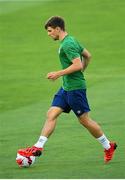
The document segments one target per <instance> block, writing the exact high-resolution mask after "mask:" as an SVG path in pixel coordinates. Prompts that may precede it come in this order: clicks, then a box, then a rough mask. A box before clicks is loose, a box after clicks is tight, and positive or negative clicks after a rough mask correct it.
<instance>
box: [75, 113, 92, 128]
mask: <svg viewBox="0 0 125 180" xmlns="http://www.w3.org/2000/svg"><path fill="white" fill-rule="evenodd" d="M78 119H79V122H80V124H82V125H83V126H85V127H86V126H88V123H89V122H90V121H91V119H90V117H89V114H88V113H84V114H82V115H81V116H80V117H79V118H78Z"/></svg>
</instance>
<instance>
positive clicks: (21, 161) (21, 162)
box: [16, 153, 35, 167]
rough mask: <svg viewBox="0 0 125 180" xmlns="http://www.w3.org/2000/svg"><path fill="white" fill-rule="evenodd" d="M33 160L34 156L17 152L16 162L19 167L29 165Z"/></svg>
mask: <svg viewBox="0 0 125 180" xmlns="http://www.w3.org/2000/svg"><path fill="white" fill-rule="evenodd" d="M34 162H35V156H30V157H25V156H22V155H20V154H19V153H17V157H16V163H17V164H18V166H19V167H30V166H31V165H32V164H34Z"/></svg>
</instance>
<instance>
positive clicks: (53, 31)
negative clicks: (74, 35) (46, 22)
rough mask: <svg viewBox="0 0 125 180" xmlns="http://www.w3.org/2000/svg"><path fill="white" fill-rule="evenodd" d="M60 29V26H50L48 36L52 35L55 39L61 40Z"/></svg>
mask: <svg viewBox="0 0 125 180" xmlns="http://www.w3.org/2000/svg"><path fill="white" fill-rule="evenodd" d="M59 31H60V29H59V28H58V27H56V28H52V27H48V28H47V32H48V36H50V37H52V38H53V39H54V40H55V41H56V40H59Z"/></svg>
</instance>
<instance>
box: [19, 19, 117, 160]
mask: <svg viewBox="0 0 125 180" xmlns="http://www.w3.org/2000/svg"><path fill="white" fill-rule="evenodd" d="M45 29H46V30H47V32H48V35H49V36H50V37H51V38H52V39H54V40H59V41H60V48H59V58H60V62H61V65H62V70H59V71H54V72H50V73H48V74H47V78H48V79H50V80H56V79H58V78H59V77H62V78H63V85H62V87H61V88H60V89H59V91H58V92H57V93H56V94H55V97H54V99H53V102H52V106H51V108H50V109H49V110H48V112H47V118H46V122H45V124H44V127H43V129H42V132H41V136H40V138H39V140H38V141H37V143H36V144H35V145H34V146H33V147H30V148H26V149H20V150H19V151H18V152H19V153H20V154H22V155H24V156H31V155H33V156H40V155H41V152H42V151H43V146H44V144H45V143H46V141H47V140H48V138H49V136H50V135H51V134H52V133H53V131H54V129H55V126H56V122H57V117H58V116H59V115H60V114H61V113H62V112H66V113H69V112H70V110H72V111H73V112H74V113H75V115H76V117H77V118H78V120H79V122H80V123H81V124H82V125H83V126H84V127H85V128H87V130H88V131H89V132H90V134H91V135H92V136H94V137H95V138H96V139H97V140H98V141H99V142H100V143H101V144H102V146H103V148H104V161H105V162H109V161H110V160H111V159H112V158H113V155H114V152H115V149H116V147H117V145H116V143H115V142H110V141H109V140H108V139H107V137H106V136H105V135H104V133H103V131H102V130H101V128H100V126H99V125H98V124H97V123H96V122H95V121H93V120H92V119H91V118H90V117H89V111H90V108H89V104H88V101H87V97H86V84H85V79H84V75H83V73H82V71H85V69H86V68H87V66H88V64H89V61H90V58H91V54H90V53H89V51H88V50H87V49H86V48H84V47H82V46H81V45H80V44H79V42H78V41H77V40H76V39H75V38H74V37H72V36H70V35H69V34H68V33H67V32H66V31H65V23H64V20H63V18H61V17H59V16H53V17H51V18H50V19H49V20H48V21H47V22H46V24H45Z"/></svg>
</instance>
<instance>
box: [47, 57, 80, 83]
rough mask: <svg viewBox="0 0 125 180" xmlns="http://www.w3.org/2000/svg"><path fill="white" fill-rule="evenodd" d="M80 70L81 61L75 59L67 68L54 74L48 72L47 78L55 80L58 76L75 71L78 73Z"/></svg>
mask: <svg viewBox="0 0 125 180" xmlns="http://www.w3.org/2000/svg"><path fill="white" fill-rule="evenodd" d="M82 69H83V63H82V62H81V59H80V58H75V59H73V60H72V65H70V66H69V67H68V68H66V69H63V70H60V71H56V72H50V73H48V74H47V78H48V79H52V80H56V79H57V78H59V77H60V76H63V75H67V74H71V73H73V72H75V71H80V70H82Z"/></svg>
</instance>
